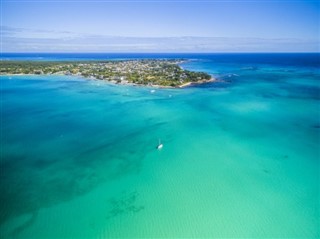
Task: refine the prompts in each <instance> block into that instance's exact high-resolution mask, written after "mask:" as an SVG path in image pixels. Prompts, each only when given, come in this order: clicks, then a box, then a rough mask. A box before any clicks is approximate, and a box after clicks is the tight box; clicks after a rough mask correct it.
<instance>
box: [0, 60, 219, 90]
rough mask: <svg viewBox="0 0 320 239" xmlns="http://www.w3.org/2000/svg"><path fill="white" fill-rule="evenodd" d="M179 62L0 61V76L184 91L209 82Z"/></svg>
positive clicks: (207, 77)
mask: <svg viewBox="0 0 320 239" xmlns="http://www.w3.org/2000/svg"><path fill="white" fill-rule="evenodd" d="M181 63H183V60H182V59H178V60H174V59H143V60H109V61H7V60H4V61H1V68H0V74H1V75H23V74H28V75H29V74H30V75H31V74H37V75H52V74H61V75H75V76H83V77H86V78H90V79H99V80H106V81H110V82H113V83H116V84H133V85H145V86H155V87H185V86H189V85H192V84H201V83H206V82H212V81H214V80H215V79H214V78H213V77H212V76H211V75H209V74H207V73H205V72H194V71H189V70H185V69H182V68H181V67H180V65H179V64H181Z"/></svg>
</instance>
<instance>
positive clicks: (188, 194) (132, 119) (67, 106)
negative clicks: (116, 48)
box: [0, 53, 320, 239]
mask: <svg viewBox="0 0 320 239" xmlns="http://www.w3.org/2000/svg"><path fill="white" fill-rule="evenodd" d="M319 56H320V55H319V54H316V53H315V54H293V53H292V54H266V53H261V54H133V53H131V54H106V53H105V54H49V53H47V54H45V53H43V54H28V53H25V54H12V53H11V54H9V53H2V54H1V59H2V60H8V59H9V60H56V61H59V60H119V59H145V58H148V59H150V58H167V59H172V58H183V59H188V60H189V61H186V62H185V63H183V64H182V65H181V66H182V67H183V68H184V69H188V70H194V71H205V72H207V73H209V74H212V75H213V76H215V77H217V78H219V79H221V80H223V82H218V83H207V84H203V85H197V86H192V87H187V88H184V89H157V88H156V89H154V88H150V87H143V86H139V87H137V86H124V85H114V84H111V83H108V82H102V81H99V80H88V79H84V78H81V77H74V76H58V75H55V76H54V75H51V76H44V75H40V76H33V75H28V76H22V75H21V76H11V75H7V76H0V83H1V171H0V172H1V173H0V179H1V180H0V202H1V203H0V235H1V238H23V239H25V238H32V239H37V238H41V239H43V238H142V237H144V238H155V237H157V238H178V237H198V238H227V237H228V238H231V237H233V238H234V237H236V238H239V237H250V238H276V237H277V238H288V237H292V238H319V237H320V221H319V220H320V219H319V218H320V206H319V201H320V198H319V197H320V196H319V191H320V180H319V171H320V164H319V160H320V157H319V156H320V148H319V145H320V105H319V100H320V72H319V66H320V58H319ZM153 90H154V91H153ZM159 139H160V140H161V142H162V143H163V148H162V149H161V150H157V149H156V146H157V145H158V140H159Z"/></svg>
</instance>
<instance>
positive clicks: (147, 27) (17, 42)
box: [0, 0, 320, 52]
mask: <svg viewBox="0 0 320 239" xmlns="http://www.w3.org/2000/svg"><path fill="white" fill-rule="evenodd" d="M0 26H1V29H0V30H1V52H319V42H320V41H319V37H320V29H319V28H320V3H319V1H309V0H300V1H299V0H291V1H289V0H255V1H253V0H238V1H237V0H224V1H223V0H171V1H170V0H131V1H130V0H118V1H117V0H91V1H89V0H55V1H54V0H1V24H0Z"/></svg>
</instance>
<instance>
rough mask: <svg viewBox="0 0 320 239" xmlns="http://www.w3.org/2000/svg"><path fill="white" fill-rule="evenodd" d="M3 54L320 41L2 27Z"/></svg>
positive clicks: (268, 48)
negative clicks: (119, 33)
mask: <svg viewBox="0 0 320 239" xmlns="http://www.w3.org/2000/svg"><path fill="white" fill-rule="evenodd" d="M0 33H1V38H2V39H1V49H2V52H110V53H111V52H115V53H116V52H141V53H144V52H159V53H161V52H186V53H188V52H199V53H202V52H203V53H205V52H319V42H318V40H317V39H297V38H278V39H277V38H273V39H270V38H269V39H266V38H241V37H238V38H230V37H197V36H184V37H120V36H106V35H90V34H79V33H73V32H67V31H64V32H61V31H47V30H31V29H23V28H12V27H7V26H2V27H1V32H0Z"/></svg>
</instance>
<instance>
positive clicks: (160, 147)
mask: <svg viewBox="0 0 320 239" xmlns="http://www.w3.org/2000/svg"><path fill="white" fill-rule="evenodd" d="M162 148H163V144H162V143H161V141H160V139H159V144H158V146H157V149H159V150H160V149H162Z"/></svg>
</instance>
